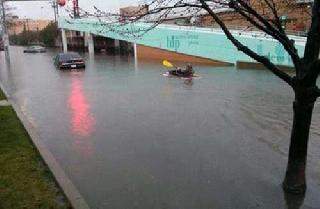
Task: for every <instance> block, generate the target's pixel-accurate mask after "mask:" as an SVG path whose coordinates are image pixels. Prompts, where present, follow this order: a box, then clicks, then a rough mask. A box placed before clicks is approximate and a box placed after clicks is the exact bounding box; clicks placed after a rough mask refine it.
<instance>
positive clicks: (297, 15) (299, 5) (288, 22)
mask: <svg viewBox="0 0 320 209" xmlns="http://www.w3.org/2000/svg"><path fill="white" fill-rule="evenodd" d="M248 2H249V4H250V5H251V6H252V7H253V8H255V9H256V10H257V11H258V12H259V13H260V14H263V16H264V17H270V19H271V17H272V14H271V13H270V9H267V8H265V7H263V5H265V3H263V1H260V0H248ZM288 2H290V3H288ZM312 2H313V1H312V0H292V1H283V0H275V3H276V4H277V5H278V8H279V9H278V12H279V17H280V19H281V21H282V24H283V28H284V29H285V30H287V31H306V30H307V29H308V27H309V26H310V23H311V16H310V13H311V6H310V5H311V3H312ZM216 13H217V14H218V16H219V17H220V18H221V19H222V20H223V21H224V23H225V24H226V25H227V26H229V27H230V28H232V27H239V28H245V27H250V26H251V24H250V23H248V22H247V21H246V20H245V19H244V18H243V17H242V16H240V15H239V14H238V13H236V12H234V11H233V10H232V9H229V8H225V9H220V10H218V11H217V12H216ZM200 23H201V25H204V26H218V25H217V23H216V22H215V21H214V20H213V19H212V17H211V16H209V15H202V16H201V21H200Z"/></svg>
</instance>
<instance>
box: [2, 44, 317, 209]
mask: <svg viewBox="0 0 320 209" xmlns="http://www.w3.org/2000/svg"><path fill="white" fill-rule="evenodd" d="M10 53H11V64H10V66H7V65H6V64H5V58H4V53H3V52H1V54H0V58H1V62H0V81H1V82H2V83H3V85H4V87H5V90H7V91H8V93H9V94H10V96H11V97H12V99H13V100H14V101H15V102H16V103H17V105H18V106H19V107H20V108H21V109H22V111H23V113H24V114H25V115H26V116H27V118H28V119H29V120H30V121H31V123H32V124H33V126H34V127H35V129H36V131H37V132H38V134H39V135H40V136H41V138H42V139H43V140H45V141H44V143H45V144H46V145H47V147H48V148H49V150H50V151H51V152H52V154H53V155H54V157H55V158H56V160H57V161H58V162H59V163H60V165H61V166H62V168H63V169H64V170H65V172H66V173H67V175H68V176H69V177H70V179H71V180H72V181H73V183H74V184H75V186H76V187H77V188H78V190H79V191H80V193H81V194H82V196H83V197H84V198H85V200H86V201H87V202H88V204H89V205H90V206H91V208H94V209H97V208H99V209H103V208H110V209H220V208H221V209H226V208H228V209H229V208H230V209H234V208H241V209H242V208H244V209H256V208H263V209H271V208H279V209H280V208H290V209H298V208H301V209H316V208H318V209H319V208H320V198H319V197H320V138H319V136H320V100H319V101H318V103H317V105H316V107H315V113H314V116H313V122H312V130H311V135H310V143H309V155H308V165H307V181H308V189H307V193H306V196H305V199H304V200H303V199H297V198H290V197H285V195H284V194H283V192H282V189H281V182H282V180H283V177H284V174H285V169H286V162H287V153H288V147H289V137H290V130H291V118H292V101H293V92H292V91H291V90H290V88H289V87H288V86H287V85H286V84H285V83H283V82H282V81H281V80H280V79H278V78H276V77H275V76H274V75H272V74H271V73H269V72H268V71H264V70H236V69H234V67H210V66H194V68H195V71H196V73H197V74H199V75H200V76H201V77H200V78H199V79H194V80H193V81H189V80H182V79H177V78H166V77H164V76H162V73H164V72H165V69H164V67H163V66H162V65H161V63H157V62H146V61H140V60H139V61H138V63H136V62H135V61H134V59H133V58H128V57H119V56H116V57H114V56H107V55H96V56H95V57H89V56H88V55H85V59H86V63H87V68H86V69H85V70H82V71H61V70H57V69H56V68H55V66H54V65H53V57H54V55H55V54H56V53H57V51H54V50H52V51H49V52H48V53H44V54H23V48H20V47H12V48H11V52H10ZM168 59H169V58H168ZM300 205H301V207H300Z"/></svg>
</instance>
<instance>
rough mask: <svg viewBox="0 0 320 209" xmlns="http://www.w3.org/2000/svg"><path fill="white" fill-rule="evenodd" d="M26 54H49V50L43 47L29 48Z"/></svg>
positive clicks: (25, 51)
mask: <svg viewBox="0 0 320 209" xmlns="http://www.w3.org/2000/svg"><path fill="white" fill-rule="evenodd" d="M23 52H24V53H45V52H47V49H46V48H45V47H43V46H36V45H35V46H29V47H27V48H26V49H25V50H23Z"/></svg>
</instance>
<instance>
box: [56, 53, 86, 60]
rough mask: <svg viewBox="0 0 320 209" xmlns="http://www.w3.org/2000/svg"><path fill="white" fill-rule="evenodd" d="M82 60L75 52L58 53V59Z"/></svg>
mask: <svg viewBox="0 0 320 209" xmlns="http://www.w3.org/2000/svg"><path fill="white" fill-rule="evenodd" d="M69 60H82V58H81V56H80V55H79V54H76V53H69V54H60V61H69Z"/></svg>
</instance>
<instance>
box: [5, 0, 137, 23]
mask: <svg viewBox="0 0 320 209" xmlns="http://www.w3.org/2000/svg"><path fill="white" fill-rule="evenodd" d="M67 2H68V4H69V5H71V4H72V3H71V2H72V0H68V1H67ZM138 2H143V1H141V0H140V1H139V0H79V6H80V7H81V8H83V9H85V10H91V11H92V10H93V5H95V6H97V7H98V8H99V9H101V10H104V11H112V12H115V11H118V9H119V7H123V6H128V5H138ZM6 4H7V5H8V6H10V7H14V8H15V9H14V10H12V13H13V14H15V15H18V16H19V17H20V18H32V19H53V18H54V13H53V9H52V8H51V6H50V3H49V2H7V3H6ZM59 10H60V13H61V14H64V15H65V14H66V13H65V9H64V8H60V9H59Z"/></svg>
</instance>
